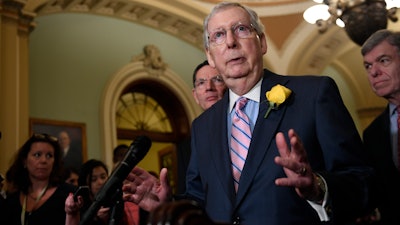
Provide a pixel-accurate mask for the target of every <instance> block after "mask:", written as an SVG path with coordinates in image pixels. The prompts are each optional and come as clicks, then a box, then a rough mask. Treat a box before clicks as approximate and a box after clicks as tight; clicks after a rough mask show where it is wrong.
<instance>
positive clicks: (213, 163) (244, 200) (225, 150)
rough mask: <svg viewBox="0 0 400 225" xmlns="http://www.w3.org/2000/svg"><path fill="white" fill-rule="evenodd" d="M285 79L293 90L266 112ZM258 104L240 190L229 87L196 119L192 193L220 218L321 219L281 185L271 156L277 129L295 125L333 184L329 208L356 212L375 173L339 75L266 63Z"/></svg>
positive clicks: (278, 222)
mask: <svg viewBox="0 0 400 225" xmlns="http://www.w3.org/2000/svg"><path fill="white" fill-rule="evenodd" d="M277 84H281V85H284V86H286V87H287V88H289V89H291V90H292V94H291V96H290V98H289V99H287V101H286V102H285V103H284V104H282V105H281V106H280V107H279V109H278V110H272V112H271V113H270V114H269V116H268V117H267V118H266V119H265V118H264V114H265V112H266V111H267V103H266V102H265V100H266V99H265V93H266V92H267V91H269V90H270V89H271V88H272V87H273V86H275V85H277ZM260 98H261V99H260V108H259V115H258V119H257V122H256V124H255V128H254V131H253V135H252V140H251V144H250V147H249V153H248V156H247V159H246V164H245V166H244V168H243V172H242V175H241V178H240V185H239V189H238V192H237V195H236V194H235V190H234V186H233V180H232V173H231V160H230V156H229V145H228V143H229V138H228V137H227V115H228V114H227V109H228V107H229V94H228V93H227V94H225V96H224V97H223V99H222V100H220V101H219V102H217V103H216V104H214V106H212V107H211V108H210V109H209V110H207V111H205V112H204V113H203V114H202V115H200V116H199V117H198V118H197V119H196V120H194V121H193V124H192V133H191V134H192V157H191V160H190V164H189V168H188V174H187V175H188V176H187V182H188V186H187V194H188V195H189V196H190V197H191V198H193V199H195V200H197V201H199V202H200V203H201V204H203V205H204V207H205V209H206V211H207V213H208V215H209V216H210V217H211V219H213V220H214V221H216V222H224V223H234V222H240V223H241V224H245V225H258V224H268V225H289V224H296V225H302V224H304V225H311V224H321V222H320V220H319V217H318V215H317V213H316V212H315V210H314V209H313V208H312V207H311V206H310V205H309V203H308V202H307V201H306V200H304V199H302V198H300V197H299V196H298V195H297V194H296V191H295V189H294V188H289V187H278V186H276V185H275V183H274V181H275V179H276V178H279V177H285V173H284V171H283V169H282V167H280V166H278V165H276V164H275V163H274V157H275V156H277V155H279V153H278V150H277V148H276V143H275V135H276V133H277V132H279V131H282V132H284V133H285V134H286V135H287V132H288V130H289V129H290V128H294V129H295V131H296V132H297V133H298V134H299V136H300V137H301V139H302V141H303V144H304V146H305V148H306V150H307V154H308V159H309V161H310V164H311V166H312V169H313V170H314V171H316V172H319V173H321V174H322V175H323V176H324V178H325V180H326V181H327V184H328V188H329V195H330V197H331V200H329V208H330V209H329V210H328V211H329V212H332V214H331V215H330V216H332V218H333V220H334V222H336V223H337V224H343V223H342V221H344V220H347V219H349V217H351V215H352V216H355V214H356V213H357V212H358V211H359V210H361V209H362V208H363V207H364V206H365V203H366V201H367V200H368V199H367V196H366V195H367V187H366V186H365V183H364V181H365V179H366V178H368V177H369V176H370V174H371V173H372V172H371V170H370V169H369V168H368V167H366V166H365V163H364V161H363V160H362V159H361V153H362V152H361V149H362V142H361V138H360V136H359V134H358V132H357V130H356V128H355V125H354V123H353V121H352V118H351V116H350V115H349V113H348V111H347V109H346V108H345V106H344V104H343V102H342V99H341V97H340V94H339V91H338V88H337V86H336V84H335V83H334V81H333V80H332V79H331V78H328V77H317V76H303V77H299V76H280V75H276V74H274V73H272V72H270V71H267V70H265V72H264V80H263V82H262V88H261V96H260Z"/></svg>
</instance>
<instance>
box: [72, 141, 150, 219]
mask: <svg viewBox="0 0 400 225" xmlns="http://www.w3.org/2000/svg"><path fill="white" fill-rule="evenodd" d="M150 147H151V141H150V139H149V138H148V137H146V136H139V137H137V138H136V139H135V141H133V142H132V144H131V146H130V147H129V150H128V152H127V153H126V154H125V158H124V159H123V160H122V161H121V162H120V163H119V164H118V166H117V168H115V170H114V171H113V172H112V173H111V175H110V177H109V178H108V179H107V181H106V183H105V184H104V185H103V187H102V188H101V189H100V191H99V192H98V193H97V194H96V196H95V199H94V201H93V203H92V204H91V205H90V207H89V208H88V209H87V211H86V212H85V213H84V214H83V217H82V219H81V221H80V223H79V224H80V225H84V224H89V222H90V221H91V220H92V219H93V217H94V215H96V214H97V211H98V210H99V208H100V207H101V206H103V205H104V204H105V203H106V202H107V201H109V200H111V197H112V196H114V195H115V193H116V192H118V191H117V190H118V189H122V183H123V181H124V180H125V178H126V177H127V176H128V174H129V173H130V172H131V170H132V169H133V168H134V167H135V166H136V165H137V164H138V163H139V162H140V160H142V159H143V158H144V156H145V155H146V154H147V152H148V151H149V149H150Z"/></svg>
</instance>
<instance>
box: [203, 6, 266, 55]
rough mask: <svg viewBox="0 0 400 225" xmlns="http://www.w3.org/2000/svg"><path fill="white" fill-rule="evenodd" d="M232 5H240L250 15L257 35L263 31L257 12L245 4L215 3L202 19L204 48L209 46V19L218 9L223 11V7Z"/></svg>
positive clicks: (226, 7)
mask: <svg viewBox="0 0 400 225" xmlns="http://www.w3.org/2000/svg"><path fill="white" fill-rule="evenodd" d="M232 7H240V8H242V9H244V10H245V11H246V12H247V14H249V16H250V23H251V24H252V26H253V28H254V29H255V30H256V32H257V35H259V36H260V35H261V34H263V33H264V29H265V28H264V25H263V24H262V23H261V21H260V18H259V17H258V15H257V13H256V12H255V11H254V10H252V9H250V8H249V7H247V6H244V5H241V4H239V3H236V2H221V3H219V4H218V5H216V6H215V7H214V8H213V9H212V11H211V13H210V14H208V16H207V17H206V18H205V19H204V23H203V45H204V48H205V49H208V47H209V46H210V42H209V36H210V34H209V33H208V22H209V20H210V19H211V17H213V16H214V15H215V14H217V13H218V12H220V11H223V10H225V9H228V8H232Z"/></svg>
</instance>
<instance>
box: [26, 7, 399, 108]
mask: <svg viewBox="0 0 400 225" xmlns="http://www.w3.org/2000/svg"><path fill="white" fill-rule="evenodd" d="M218 2H220V1H217V0H168V1H165V0H49V1H47V0H27V2H26V5H25V7H24V12H25V13H26V14H27V15H33V16H41V15H47V14H52V13H61V12H74V13H89V14H97V15H103V16H111V17H115V18H118V19H122V20H128V21H131V22H133V23H139V24H143V25H146V26H149V27H152V28H155V29H158V30H161V31H163V32H166V33H169V34H171V35H174V36H176V37H178V38H180V39H182V40H183V41H185V42H188V43H189V44H192V45H193V46H195V47H198V48H199V49H202V22H203V19H204V17H205V16H206V15H207V14H208V13H209V11H210V9H211V8H212V7H213V6H214V5H215V4H216V3H218ZM238 2H242V3H243V4H246V5H248V6H250V7H251V8H253V9H254V10H255V11H256V12H257V13H258V14H259V16H260V18H261V20H262V22H263V23H264V25H265V28H266V34H267V43H268V53H267V54H266V55H265V57H264V62H265V66H267V67H268V68H270V69H271V70H273V71H275V72H277V73H281V74H294V75H298V74H323V73H325V72H326V71H334V73H336V74H338V76H340V79H342V80H344V82H345V83H346V85H347V87H348V89H349V90H350V92H351V96H352V101H353V102H354V104H355V108H356V109H357V111H358V113H361V114H362V113H371V111H374V110H375V111H376V110H378V111H379V110H381V108H382V106H383V105H384V104H385V102H384V101H383V100H382V99H379V98H377V97H376V96H375V95H374V94H373V93H372V92H371V90H370V87H369V84H368V81H367V79H366V77H365V76H366V75H365V71H364V68H363V65H362V58H361V55H360V47H359V46H357V45H356V44H354V43H353V42H352V41H351V40H350V39H349V38H348V37H347V35H346V33H345V32H344V30H343V29H341V28H338V27H336V26H332V27H330V28H329V29H328V31H327V32H326V33H324V34H320V33H319V32H318V30H317V27H316V26H315V25H312V24H308V23H306V22H305V21H304V20H303V18H302V14H303V12H304V11H305V10H306V9H307V8H308V7H309V6H311V5H313V4H315V3H314V2H313V1H312V0H247V1H238ZM398 11H400V10H398ZM397 15H398V16H399V17H400V12H397ZM389 28H390V29H396V30H400V23H392V22H389ZM373 114H376V112H373Z"/></svg>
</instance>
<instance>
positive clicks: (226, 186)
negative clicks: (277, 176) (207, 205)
mask: <svg viewBox="0 0 400 225" xmlns="http://www.w3.org/2000/svg"><path fill="white" fill-rule="evenodd" d="M219 103H220V104H219ZM219 103H216V104H215V107H217V109H216V112H217V113H215V114H213V115H216V117H218V118H215V119H214V122H215V123H216V124H218V126H217V127H218V129H219V130H217V132H213V131H210V132H212V133H213V135H212V136H211V139H212V140H210V143H213V144H214V143H215V144H216V145H217V146H215V148H213V149H215V150H214V151H212V152H211V154H212V157H211V160H212V162H213V164H214V166H215V168H216V171H215V172H216V174H217V176H218V177H219V179H218V182H220V185H221V186H223V188H222V189H223V190H226V193H225V194H226V195H227V196H228V198H229V199H230V201H231V202H232V205H233V202H234V200H235V189H234V186H233V178H232V169H231V160H230V152H229V145H228V137H227V133H228V131H227V116H228V113H227V109H228V107H229V94H228V92H227V93H225V95H224V97H223V98H222V99H221V101H220V102H219Z"/></svg>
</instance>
